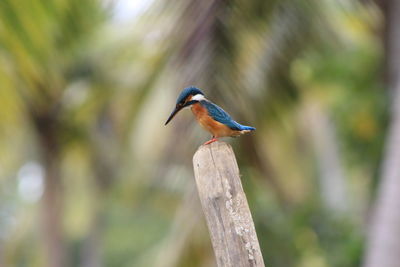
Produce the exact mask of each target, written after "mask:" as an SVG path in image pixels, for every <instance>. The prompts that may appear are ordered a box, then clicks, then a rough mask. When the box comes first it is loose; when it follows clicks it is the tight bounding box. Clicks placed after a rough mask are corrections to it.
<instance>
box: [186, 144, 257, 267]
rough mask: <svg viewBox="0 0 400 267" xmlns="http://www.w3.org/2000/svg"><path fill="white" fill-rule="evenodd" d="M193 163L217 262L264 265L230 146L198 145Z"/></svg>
mask: <svg viewBox="0 0 400 267" xmlns="http://www.w3.org/2000/svg"><path fill="white" fill-rule="evenodd" d="M193 166H194V174H195V179H196V184H197V190H198V193H199V197H200V201H201V205H202V208H203V212H204V215H205V217H206V221H207V225H208V229H209V232H210V235H211V241H212V245H213V248H214V253H215V256H216V260H217V265H218V266H219V267H222V266H223V267H231V266H235V267H247V266H254V267H259V266H265V265H264V261H263V258H262V254H261V251H260V246H259V244H258V239H257V234H256V231H255V228H254V223H253V219H252V217H251V213H250V209H249V205H248V203H247V199H246V195H245V193H244V191H243V188H242V183H241V181H240V175H239V168H238V165H237V162H236V158H235V154H234V152H233V150H232V148H231V146H230V145H228V144H226V143H224V142H219V141H217V142H214V143H211V144H209V145H203V146H201V147H200V148H199V149H198V150H197V152H196V153H195V155H194V157H193Z"/></svg>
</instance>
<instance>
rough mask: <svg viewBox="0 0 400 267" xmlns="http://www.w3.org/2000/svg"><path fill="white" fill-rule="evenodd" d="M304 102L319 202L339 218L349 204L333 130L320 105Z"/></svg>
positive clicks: (326, 114)
mask: <svg viewBox="0 0 400 267" xmlns="http://www.w3.org/2000/svg"><path fill="white" fill-rule="evenodd" d="M308 102H309V103H307V104H306V105H307V106H306V108H305V112H304V113H305V114H304V116H305V118H304V120H305V122H306V123H307V125H306V127H305V129H306V130H307V131H308V133H309V134H310V135H311V140H310V141H311V142H312V144H311V146H312V147H313V150H314V153H315V158H316V159H317V164H318V169H319V187H320V189H321V198H322V200H323V202H324V205H325V206H326V207H327V208H328V209H329V210H331V211H334V212H335V213H339V214H343V213H345V212H346V211H349V210H351V207H349V204H350V203H351V202H349V200H348V194H347V193H348V186H347V183H346V177H345V175H344V170H343V166H342V164H341V157H340V152H339V150H338V148H339V145H338V141H337V137H336V129H335V127H334V125H333V123H332V122H331V120H330V117H329V114H328V113H327V112H326V111H325V110H324V108H323V107H321V105H319V104H318V103H312V102H310V101H308Z"/></svg>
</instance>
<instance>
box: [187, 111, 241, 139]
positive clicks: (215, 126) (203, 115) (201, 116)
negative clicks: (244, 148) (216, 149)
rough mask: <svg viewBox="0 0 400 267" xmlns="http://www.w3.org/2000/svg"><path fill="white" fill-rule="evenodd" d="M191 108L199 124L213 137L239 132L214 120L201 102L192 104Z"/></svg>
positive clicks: (232, 134) (233, 134)
mask: <svg viewBox="0 0 400 267" xmlns="http://www.w3.org/2000/svg"><path fill="white" fill-rule="evenodd" d="M191 109H192V112H193V114H194V115H195V117H196V119H197V121H198V122H199V123H200V125H201V126H202V127H203V128H204V129H205V130H207V131H209V132H210V133H211V134H212V135H213V136H214V137H224V136H235V135H238V134H240V133H239V132H238V131H234V130H232V129H231V128H229V127H228V126H226V125H225V124H222V123H220V122H218V121H216V120H214V119H213V118H212V117H211V116H210V115H208V112H207V109H206V108H205V107H203V106H202V105H201V104H199V103H196V104H193V105H192V107H191Z"/></svg>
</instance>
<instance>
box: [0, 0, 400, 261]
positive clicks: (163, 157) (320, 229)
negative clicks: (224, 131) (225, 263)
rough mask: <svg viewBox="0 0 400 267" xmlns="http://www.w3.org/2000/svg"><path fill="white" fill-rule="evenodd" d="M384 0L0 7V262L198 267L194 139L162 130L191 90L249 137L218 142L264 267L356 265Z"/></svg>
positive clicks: (381, 130)
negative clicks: (230, 152)
mask: <svg viewBox="0 0 400 267" xmlns="http://www.w3.org/2000/svg"><path fill="white" fill-rule="evenodd" d="M390 2H396V0H391V1H389V0H387V1H380V2H378V3H376V2H373V1H356V0H353V1H332V0H268V1H265V0H252V1H248V0H232V1H222V0H204V1H196V0H177V1H167V0H149V1H144V0H131V1H129V0H120V1H112V0H104V1H100V0H24V1H15V0H1V1H0V104H1V105H0V266H21V267H23V266H38V267H39V266H51V267H66V266H85V267H100V266H139V267H141V266H155V267H175V266H182V267H185V266H189V267H191V266H194V267H196V266H199V267H200V266H201V267H208V266H214V264H215V263H214V255H213V251H212V248H211V243H210V239H209V236H208V231H207V227H206V224H205V220H204V218H203V214H202V211H201V206H200V204H199V199H198V196H197V192H196V189H195V186H194V177H193V170H192V164H191V159H192V155H193V154H194V152H195V151H196V149H197V148H198V146H199V145H200V144H202V143H204V142H205V141H206V140H208V138H209V134H208V133H206V132H204V131H203V130H202V129H201V128H200V127H199V126H198V124H197V123H196V122H195V120H194V118H193V116H192V114H191V112H190V111H188V110H186V111H184V112H181V113H180V114H179V115H178V116H177V117H176V118H175V119H174V120H173V121H172V123H170V124H169V125H168V127H165V126H164V122H165V120H166V118H167V117H168V115H169V114H170V112H171V111H172V109H173V107H174V105H175V99H176V97H177V95H178V93H179V92H180V91H181V90H182V89H183V88H184V87H187V86H189V85H195V86H197V87H199V88H201V89H202V90H203V91H204V92H205V93H206V95H207V97H208V98H209V99H211V100H212V101H213V102H215V103H217V104H218V105H220V106H221V107H223V108H224V109H225V110H226V111H228V112H229V113H230V114H232V116H233V117H234V118H235V119H237V120H238V121H239V122H242V123H244V124H246V125H252V126H255V127H256V128H257V131H256V132H254V133H252V134H249V135H246V136H243V137H240V138H237V139H230V138H229V139H226V140H225V141H227V142H229V143H230V144H231V145H232V146H233V148H234V151H235V153H236V156H237V160H238V163H239V167H240V170H241V174H242V183H243V186H244V190H245V192H246V194H247V198H248V201H249V205H250V208H251V211H252V214H253V218H254V221H255V224H256V229H257V234H258V238H259V241H260V245H261V248H262V252H263V256H264V259H265V263H266V265H267V266H273V267H281V266H282V267H290V266H295V267H328V266H340V267H343V266H360V265H361V264H362V262H363V260H362V258H363V255H364V251H365V248H366V245H365V244H366V239H367V238H366V237H367V236H368V229H369V227H368V223H369V219H368V218H369V216H370V215H369V214H370V211H371V207H372V206H373V203H374V199H375V194H376V192H377V190H379V189H378V188H379V184H380V182H379V180H380V177H381V172H380V169H381V166H382V165H383V161H384V159H385V157H384V154H385V150H384V144H385V140H386V136H387V132H388V129H389V128H390V127H389V125H390V118H391V109H390V108H389V106H390V103H391V102H390V100H391V98H392V97H391V93H390V88H391V83H390V81H391V77H390V74H391V72H390V70H391V69H390V68H391V67H390V64H389V63H388V61H389V59H390V49H388V46H387V44H388V43H390V42H389V41H388V40H390V34H391V33H390V31H388V30H387V29H388V27H387V25H388V21H389V19H388V18H389V17H390V14H389V13H388V12H387V10H388V9H387V6H388V5H389V4H388V3H390ZM382 3H384V4H382ZM392 16H395V14H394V15H393V14H392ZM398 51H399V53H400V50H398ZM399 227H400V225H399ZM393 266H394V265H393ZM397 266H399V265H397ZM376 267H378V266H376ZM379 267H385V266H384V265H381V266H379Z"/></svg>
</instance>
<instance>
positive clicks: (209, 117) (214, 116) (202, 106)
mask: <svg viewBox="0 0 400 267" xmlns="http://www.w3.org/2000/svg"><path fill="white" fill-rule="evenodd" d="M185 107H190V108H191V110H192V112H193V114H194V116H195V118H196V120H197V121H198V123H199V124H200V125H201V126H202V127H203V128H204V129H205V130H207V131H208V132H210V133H211V135H212V138H211V139H210V140H208V141H207V142H205V143H204V145H208V144H211V143H213V142H215V141H218V138H220V137H227V136H230V137H237V136H240V135H242V134H245V133H248V132H251V131H254V130H255V129H256V128H254V127H251V126H245V125H241V124H240V123H238V122H236V121H234V120H233V119H232V117H231V116H230V115H229V114H228V113H227V112H226V111H225V110H223V109H222V108H221V107H219V106H217V105H216V104H214V103H213V102H211V101H210V100H208V99H207V98H206V97H205V95H204V93H203V92H202V91H201V90H200V89H199V88H196V87H194V86H190V87H187V88H185V89H183V90H182V92H181V93H180V95H179V96H178V98H177V100H176V106H175V108H174V110H173V111H172V113H171V115H170V116H169V117H168V119H167V121H166V122H165V125H167V124H168V123H169V122H170V121H171V120H172V119H173V118H174V117H175V115H176V114H178V112H179V111H180V110H182V109H183V108H185Z"/></svg>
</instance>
